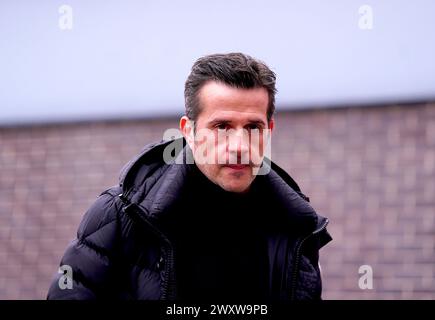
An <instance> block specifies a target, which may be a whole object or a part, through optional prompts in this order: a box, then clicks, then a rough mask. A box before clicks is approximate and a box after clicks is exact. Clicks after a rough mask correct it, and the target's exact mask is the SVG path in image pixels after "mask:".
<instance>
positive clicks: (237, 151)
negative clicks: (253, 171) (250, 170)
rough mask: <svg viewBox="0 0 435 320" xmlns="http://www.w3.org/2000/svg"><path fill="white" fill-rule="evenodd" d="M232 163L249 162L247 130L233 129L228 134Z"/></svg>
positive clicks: (230, 161) (230, 160)
mask: <svg viewBox="0 0 435 320" xmlns="http://www.w3.org/2000/svg"><path fill="white" fill-rule="evenodd" d="M228 154H229V163H230V164H249V133H248V131H247V130H245V129H243V128H240V129H237V130H236V129H233V130H231V133H230V134H229V136H228Z"/></svg>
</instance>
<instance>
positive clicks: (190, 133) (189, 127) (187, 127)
mask: <svg viewBox="0 0 435 320" xmlns="http://www.w3.org/2000/svg"><path fill="white" fill-rule="evenodd" d="M180 131H181V133H182V135H183V136H184V138H185V139H186V141H187V143H188V144H189V146H190V149H192V150H193V149H194V122H193V120H190V119H189V118H188V117H187V116H182V117H181V119H180Z"/></svg>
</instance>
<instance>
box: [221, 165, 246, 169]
mask: <svg viewBox="0 0 435 320" xmlns="http://www.w3.org/2000/svg"><path fill="white" fill-rule="evenodd" d="M225 167H227V168H231V169H233V170H243V169H245V168H248V167H249V165H247V164H228V165H226V166H225Z"/></svg>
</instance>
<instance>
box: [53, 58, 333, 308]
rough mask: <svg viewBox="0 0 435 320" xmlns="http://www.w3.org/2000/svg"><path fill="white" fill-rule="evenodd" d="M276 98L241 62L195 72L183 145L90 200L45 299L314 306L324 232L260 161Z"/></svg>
mask: <svg viewBox="0 0 435 320" xmlns="http://www.w3.org/2000/svg"><path fill="white" fill-rule="evenodd" d="M275 92H276V89H275V74H274V73H273V72H272V71H271V70H270V69H269V68H268V67H267V66H266V65H265V64H264V63H262V62H260V61H257V60H255V59H253V58H251V57H249V56H247V55H244V54H241V53H230V54H215V55H209V56H205V57H203V58H200V59H199V60H197V61H196V63H195V64H194V65H193V67H192V70H191V73H190V75H189V77H188V79H187V81H186V84H185V103H186V115H185V116H183V117H182V118H181V120H180V129H181V132H182V134H183V137H182V138H180V139H176V140H170V141H162V142H160V143H154V144H151V145H148V146H146V147H145V149H144V151H143V152H142V153H141V154H140V155H139V156H138V157H137V158H136V159H134V160H133V161H131V162H130V164H129V165H127V166H126V168H125V169H124V171H123V173H122V174H121V177H120V183H119V186H116V187H113V188H110V189H108V190H106V191H105V192H103V193H102V194H101V195H100V197H99V198H98V199H97V200H96V202H95V203H94V204H93V205H92V206H91V208H90V209H89V210H88V212H87V213H86V214H85V216H84V218H83V221H82V222H81V224H80V227H79V230H78V233H77V239H76V240H74V241H73V242H72V243H71V244H70V246H69V247H68V248H67V250H66V252H65V255H64V256H63V259H62V261H61V266H62V267H61V270H65V272H66V273H65V274H62V273H58V274H57V275H56V277H55V279H54V280H53V282H52V284H51V287H50V289H49V292H48V298H49V299H96V298H97V299H98V298H116V299H146V300H158V299H162V300H183V301H227V300H233V301H234V300H236V301H253V300H255V301H272V300H292V299H295V300H300V299H320V298H321V290H322V287H321V275H320V270H319V264H318V260H319V249H320V248H321V247H323V246H324V245H325V244H326V243H328V242H329V241H330V240H331V237H330V236H329V234H328V233H327V231H326V225H327V223H328V220H327V219H326V218H323V217H321V216H319V215H317V214H316V213H315V211H314V210H313V208H312V207H311V206H310V205H309V203H308V198H307V197H305V196H304V195H303V194H302V193H301V192H300V189H299V187H298V185H297V184H296V183H295V182H294V181H293V179H292V178H291V177H290V176H289V175H288V174H287V173H286V172H284V171H283V170H282V169H281V168H279V167H278V166H277V165H276V164H274V163H273V162H271V161H270V159H268V158H267V157H266V156H265V153H266V150H267V148H266V145H267V143H268V140H269V137H270V133H271V131H272V130H273V128H274V119H273V113H274V109H275ZM173 151H175V152H173ZM189 159H193V161H189Z"/></svg>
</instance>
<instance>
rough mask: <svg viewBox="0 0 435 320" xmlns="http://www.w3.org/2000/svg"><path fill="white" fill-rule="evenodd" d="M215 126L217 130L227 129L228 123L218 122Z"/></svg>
mask: <svg viewBox="0 0 435 320" xmlns="http://www.w3.org/2000/svg"><path fill="white" fill-rule="evenodd" d="M215 128H217V129H219V130H227V129H228V124H227V123H218V124H217V125H216V126H215Z"/></svg>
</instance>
